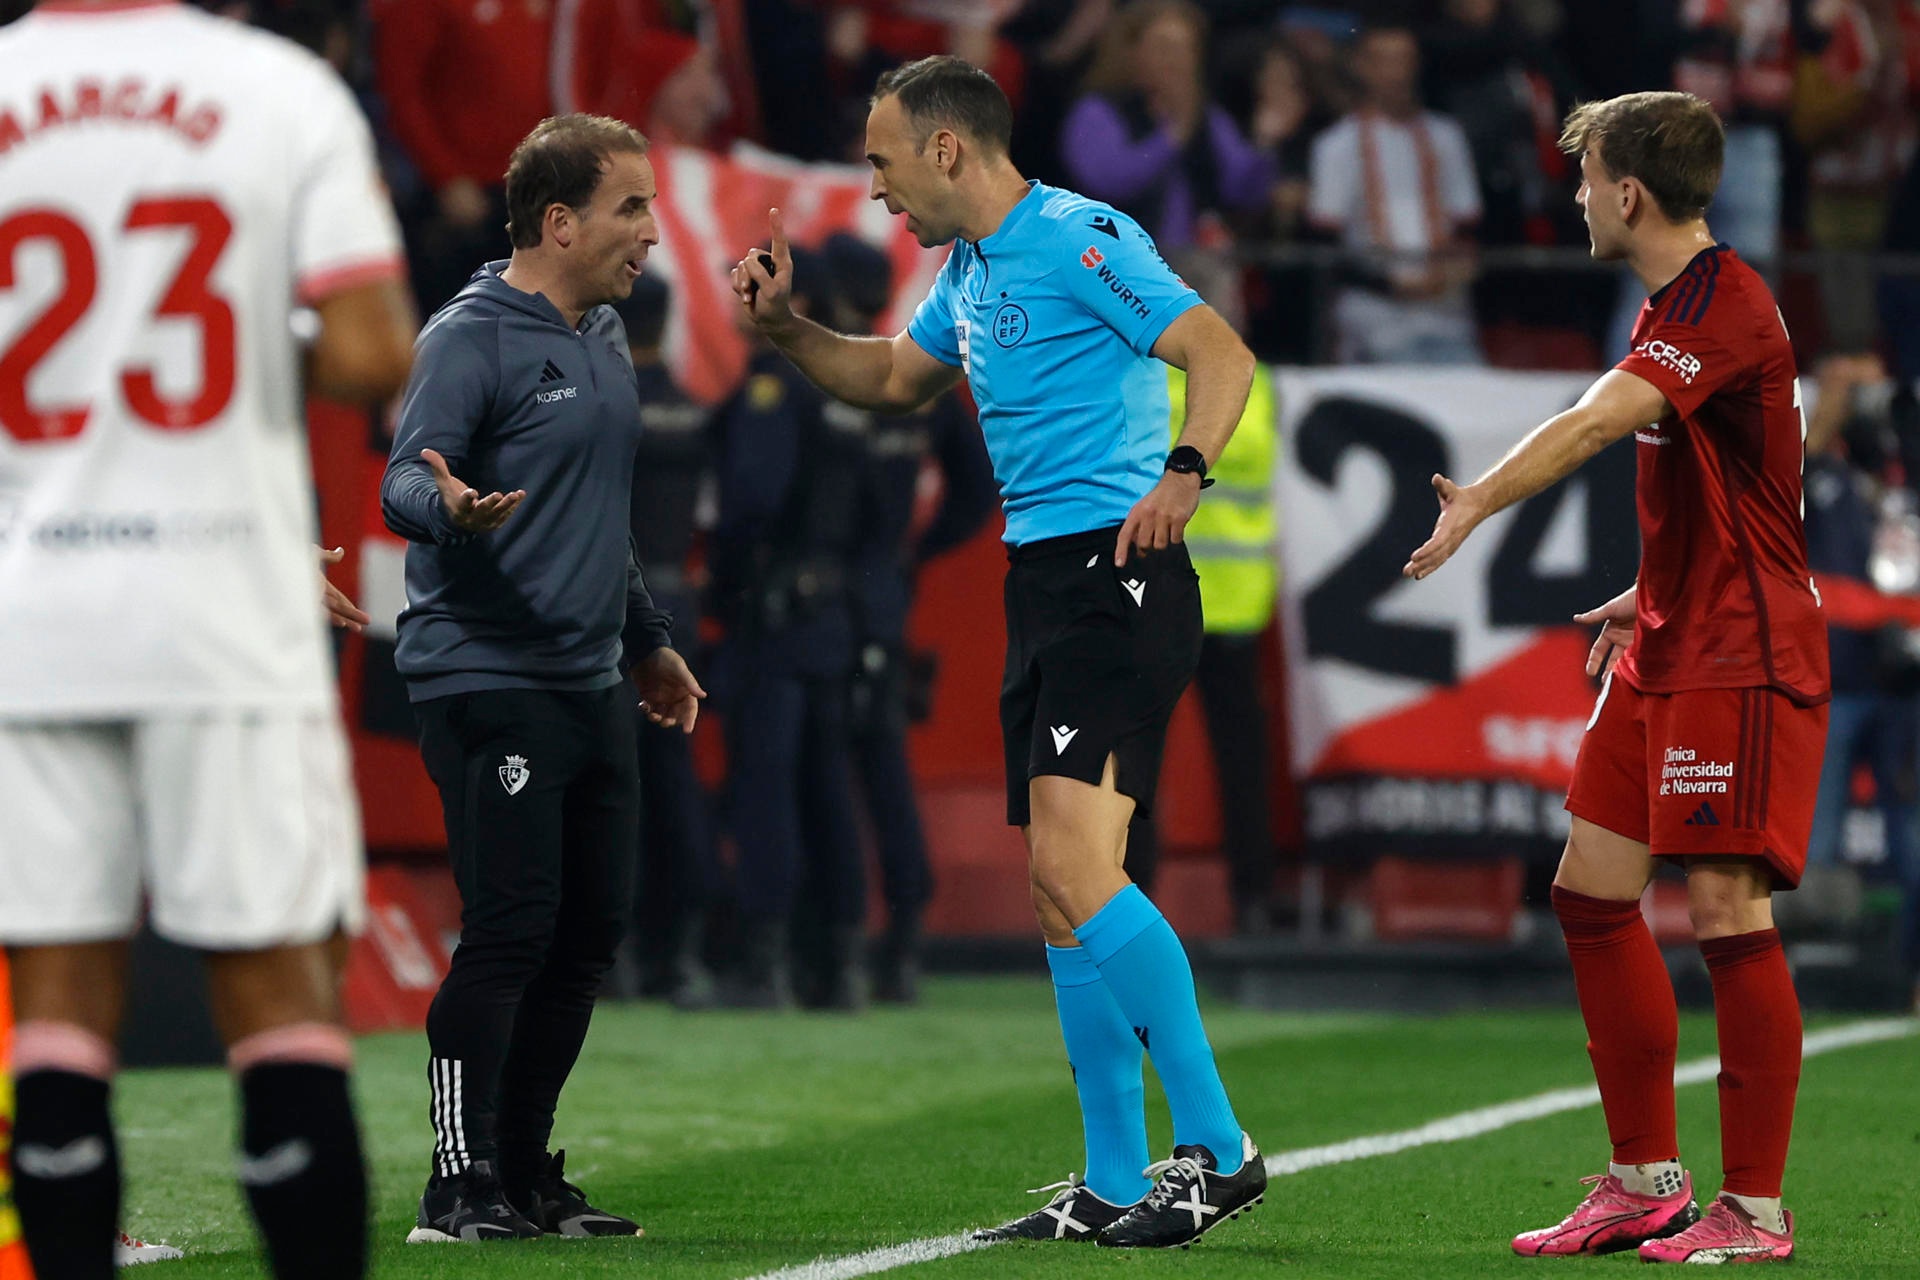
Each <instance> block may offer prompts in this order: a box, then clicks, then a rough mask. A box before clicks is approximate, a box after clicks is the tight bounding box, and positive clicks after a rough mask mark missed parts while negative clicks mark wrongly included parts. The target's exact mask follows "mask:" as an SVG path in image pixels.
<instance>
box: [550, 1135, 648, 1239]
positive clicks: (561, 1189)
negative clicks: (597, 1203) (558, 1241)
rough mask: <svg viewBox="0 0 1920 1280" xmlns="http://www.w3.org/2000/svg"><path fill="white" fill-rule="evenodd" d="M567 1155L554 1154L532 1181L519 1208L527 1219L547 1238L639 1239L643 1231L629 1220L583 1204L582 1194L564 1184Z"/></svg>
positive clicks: (578, 1189)
mask: <svg viewBox="0 0 1920 1280" xmlns="http://www.w3.org/2000/svg"><path fill="white" fill-rule="evenodd" d="M566 1165H567V1153H566V1152H564V1151H556V1152H554V1153H553V1162H552V1163H551V1164H549V1165H548V1166H547V1171H546V1172H545V1173H544V1174H542V1175H541V1176H540V1177H538V1178H536V1179H535V1180H534V1183H533V1188H532V1190H531V1191H530V1192H529V1193H528V1195H527V1198H526V1200H525V1201H524V1202H523V1205H524V1207H525V1209H526V1211H527V1217H528V1218H529V1219H531V1220H532V1222H533V1224H534V1225H535V1226H536V1227H538V1228H539V1229H540V1230H542V1231H544V1232H546V1233H547V1234H548V1235H551V1236H570V1237H572V1238H574V1239H579V1238H580V1237H582V1236H643V1235H645V1234H647V1233H646V1231H645V1230H644V1229H643V1228H642V1227H641V1226H640V1224H639V1223H637V1222H635V1221H633V1219H631V1218H623V1217H621V1216H620V1215H619V1214H617V1213H608V1212H607V1211H606V1210H605V1209H596V1208H594V1207H593V1206H592V1205H590V1204H588V1203H587V1196H586V1193H585V1192H584V1191H582V1190H580V1188H578V1187H576V1186H574V1185H573V1184H572V1183H571V1182H568V1181H567V1180H566V1178H565V1177H564V1176H563V1175H564V1173H565V1171H566Z"/></svg>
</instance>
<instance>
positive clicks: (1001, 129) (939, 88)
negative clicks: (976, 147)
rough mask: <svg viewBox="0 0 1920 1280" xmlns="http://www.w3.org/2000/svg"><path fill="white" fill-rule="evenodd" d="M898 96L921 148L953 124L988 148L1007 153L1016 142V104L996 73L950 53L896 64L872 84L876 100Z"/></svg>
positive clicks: (916, 144) (876, 102)
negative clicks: (999, 81) (1014, 126)
mask: <svg viewBox="0 0 1920 1280" xmlns="http://www.w3.org/2000/svg"><path fill="white" fill-rule="evenodd" d="M896 97H897V98H899V99H900V109H901V110H902V111H904V112H905V113H906V116H907V122H908V123H909V124H910V125H912V126H913V145H914V149H915V150H916V151H918V150H921V149H923V148H925V146H926V145H927V139H929V138H931V137H932V136H933V134H934V130H936V129H951V130H953V131H954V132H955V133H958V134H962V135H964V136H966V137H968V138H971V139H972V140H973V141H975V142H977V143H980V144H981V145H982V146H984V147H986V148H987V149H988V150H989V151H992V152H994V153H996V154H998V155H1003V156H1004V155H1006V154H1007V151H1008V149H1009V148H1010V147H1011V146H1012V145H1013V107H1012V106H1011V105H1010V104H1009V103H1008V102H1007V95H1006V94H1005V93H1002V92H1001V91H1000V86H999V84H997V83H996V82H995V81H994V78H993V77H992V76H990V75H988V74H987V73H986V72H984V71H982V70H981V69H980V68H978V67H976V66H974V65H973V64H972V63H971V62H968V61H966V60H964V59H962V58H956V57H953V56H952V55H950V54H940V55H938V56H937V57H932V58H922V59H920V60H919V61H918V62H909V63H907V64H906V65H905V66H903V67H895V68H894V69H893V70H891V71H889V72H886V73H885V74H884V75H882V76H881V77H880V80H879V82H878V83H876V84H875V85H874V87H873V103H874V105H876V106H877V105H879V103H880V102H881V100H883V99H885V98H896Z"/></svg>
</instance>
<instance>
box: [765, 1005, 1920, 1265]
mask: <svg viewBox="0 0 1920 1280" xmlns="http://www.w3.org/2000/svg"><path fill="white" fill-rule="evenodd" d="M1916 1031H1920V1020H1915V1019H1913V1018H1872V1019H1868V1020H1866V1021H1863V1022H1849V1023H1846V1024H1845V1025H1843V1026H1838V1027H1834V1028H1832V1029H1831V1030H1827V1031H1816V1032H1814V1033H1813V1034H1812V1035H1810V1036H1807V1037H1806V1039H1805V1040H1804V1041H1803V1042H1802V1047H1801V1057H1802V1058H1814V1057H1818V1056H1819V1055H1821V1054H1823V1053H1832V1052H1834V1051H1835V1050H1837V1049H1850V1048H1852V1047H1854V1046H1855V1045H1862V1044H1874V1043H1877V1042H1879V1041H1882V1040H1898V1039H1900V1038H1901V1037H1903V1036H1910V1035H1913V1034H1914V1033H1915V1032H1916ZM1719 1074H1720V1059H1719V1058H1717V1057H1714V1058H1695V1059H1694V1060H1693V1061H1692V1062H1683V1063H1681V1064H1680V1065H1679V1066H1677V1067H1675V1068H1674V1072H1673V1083H1674V1084H1675V1085H1676V1086H1678V1085H1688V1084H1704V1083H1706V1082H1707V1081H1709V1080H1712V1079H1713V1078H1714V1077H1716V1076H1718V1075H1719ZM1599 1101H1600V1091H1599V1090H1598V1089H1596V1088H1594V1087H1592V1086H1591V1085H1589V1086H1587V1087H1586V1088H1583V1089H1552V1090H1549V1091H1548V1092H1546V1093H1537V1094H1534V1095H1533V1096H1532V1097H1531V1098H1520V1099H1518V1100H1516V1101H1513V1102H1502V1103H1500V1104H1498V1105H1496V1106H1491V1107H1480V1108H1477V1109H1476V1110H1473V1111H1462V1112H1459V1113H1457V1114H1455V1115H1450V1116H1443V1117H1441V1118H1440V1119H1438V1120H1433V1121H1429V1122H1428V1123H1426V1124H1423V1125H1420V1126H1419V1127H1417V1128H1413V1129H1402V1130H1400V1131H1399V1132H1397V1133H1376V1134H1370V1135H1368V1136H1367V1137H1363V1138H1350V1139H1348V1140H1347V1141H1345V1142H1336V1143H1332V1144H1331V1145H1328V1146H1324V1147H1303V1148H1301V1149H1300V1150H1298V1151H1282V1152H1279V1153H1278V1154H1275V1155H1271V1156H1268V1157H1267V1174H1268V1176H1270V1177H1275V1178H1284V1177H1286V1176H1288V1175H1289V1174H1295V1173H1304V1172H1306V1171H1307V1170H1309V1169H1320V1168H1324V1167H1326V1166H1327V1165H1335V1164H1348V1163H1350V1162H1352V1161H1355V1160H1371V1159H1373V1158H1374V1157H1376V1156H1390V1155H1395V1154H1398V1153H1399V1152H1402V1151H1411V1150H1413V1149H1414V1148H1415V1147H1427V1146H1433V1145H1435V1144H1437V1143H1443V1142H1464V1141H1465V1140H1467V1139H1469V1138H1477V1137H1480V1136H1481V1135H1483V1134H1488V1133H1492V1132H1494V1131H1495V1130H1497V1129H1506V1128H1510V1127H1511V1126H1513V1125H1516V1124H1523V1123H1525V1122H1526V1121H1528V1120H1539V1119H1542V1118H1544V1117H1546V1116H1551V1115H1558V1114H1559V1113H1561V1112H1562V1111H1578V1110H1580V1109H1581V1108H1582V1107H1591V1106H1595V1105H1597V1104H1598V1103H1599ZM991 1243H993V1242H983V1241H979V1240H973V1239H970V1238H969V1237H968V1236H967V1234H966V1233H965V1232H962V1233H960V1234H959V1235H951V1236H934V1237H931V1238H929V1239H925V1240H909V1241H907V1242H906V1243H905V1244H895V1245H888V1246H887V1247H885V1248H883V1249H870V1250H868V1251H867V1252H865V1253H856V1254H850V1255H848V1256H847V1257H843V1258H818V1259H816V1260H814V1261H812V1262H806V1263H801V1264H799V1265H797V1266H792V1267H781V1268H780V1269H779V1270H777V1271H768V1272H765V1273H763V1274H760V1275H756V1276H752V1277H749V1280H855V1278H856V1277H858V1276H870V1275H875V1274H877V1273H879V1272H882V1271H892V1270H893V1269H895V1268H896V1267H907V1266H912V1265H913V1264H914V1263H916V1262H933V1261H935V1260H937V1259H940V1258H951V1257H953V1256H954V1255H955V1254H960V1253H971V1252H973V1251H974V1250H975V1249H985V1248H988V1247H989V1245H990V1244H991Z"/></svg>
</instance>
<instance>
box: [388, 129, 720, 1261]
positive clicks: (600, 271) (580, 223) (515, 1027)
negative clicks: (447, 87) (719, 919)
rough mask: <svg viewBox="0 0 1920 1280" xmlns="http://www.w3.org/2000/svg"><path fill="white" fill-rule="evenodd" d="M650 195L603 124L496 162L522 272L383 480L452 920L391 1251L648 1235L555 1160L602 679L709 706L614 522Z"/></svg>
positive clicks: (515, 261) (486, 279) (588, 878)
mask: <svg viewBox="0 0 1920 1280" xmlns="http://www.w3.org/2000/svg"><path fill="white" fill-rule="evenodd" d="M654 193H655V187H654V176H653V166H652V165H651V164H650V163H649V162H648V160H647V141H646V139H645V138H643V137H642V136H641V135H640V134H638V133H636V132H635V131H634V130H632V129H631V128H629V127H627V126H626V125H624V124H622V123H620V122H619V121H617V120H610V119H605V118H601V117H595V116H582V115H569V116H561V117H558V118H556V119H551V120H546V121H543V122H541V124H540V126H539V127H538V128H536V129H535V130H534V131H533V132H532V133H531V134H529V135H527V137H526V139H525V140H524V141H523V142H521V144H520V145H519V146H518V147H517V148H515V150H514V153H513V157H512V159H511V161H510V162H509V163H508V167H507V216H508V223H507V229H508V233H509V235H510V236H511V238H512V241H513V257H512V258H511V259H510V260H508V261H505V262H490V263H488V264H487V265H486V266H484V267H482V268H481V269H480V270H479V271H477V272H475V273H474V275H473V278H472V279H471V280H470V281H469V282H468V283H467V286H466V288H464V289H463V290H461V292H460V293H459V294H458V295H457V296H456V297H455V298H454V299H453V301H451V302H449V303H448V304H447V305H446V306H445V307H444V308H442V309H441V310H440V312H439V313H438V314H436V315H435V316H434V317H433V319H432V320H431V321H429V322H428V324H427V327H426V328H425V330H423V331H422V333H421V335H420V340H419V342H418V344H417V345H416V351H415V362H414V369H413V378H412V381H411V382H410V384H409V385H408V388H407V394H406V399H405V401H404V402H403V404H402V406H401V411H400V421H399V425H398V427H397V429H396V431H395V434H394V443H393V454H392V457H391V458H390V459H389V461H388V464H387V473H386V478H385V480H384V482H383V483H382V485H381V507H382V510H383V512H384V513H385V516H386V522H387V527H388V528H390V529H392V530H393V531H394V532H395V533H398V534H400V535H401V536H403V537H405V538H406V539H408V541H409V542H410V543H411V544H412V545H411V546H409V547H408V548H407V570H406V574H407V608H406V611H405V612H403V613H402V614H401V615H400V621H399V644H398V648H397V651H396V655H395V662H396V665H398V667H399V669H400V673H401V675H403V676H405V677H406V680H407V689H408V696H409V698H410V699H411V700H412V702H413V706H414V711H415V714H416V716H417V717H418V719H419V723H420V752H421V755H422V756H423V757H424V758H425V761H426V766H427V772H428V773H429V774H431V775H432V777H433V780H434V783H435V785H437V786H438V787H439V788H440V799H441V804H442V806H443V807H444V809H445V813H446V825H447V844H448V847H449V850H450V853H451V857H452V861H453V872H454V878H455V880H456V882H457V883H458V884H459V887H460V900H461V905H462V911H461V920H460V945H459V946H458V948H456V949H455V951H454V953H453V963H452V967H451V969H450V970H449V972H448V974H447V978H446V981H445V982H443V983H442V984H441V986H440V992H439V994H438V995H437V996H436V997H435V998H434V1001H433V1007H432V1009H431V1010H430V1011H429V1012H428V1014H427V1040H428V1044H429V1045H430V1047H431V1055H432V1056H431V1061H430V1063H429V1071H428V1079H429V1082H430V1085H431V1088H432V1107H431V1115H432V1120H433V1129H434V1139H435V1141H434V1152H433V1175H432V1177H431V1178H430V1179H429V1181H428V1183H427V1188H426V1192H425V1193H424V1194H423V1195H422V1196H421V1197H420V1215H419V1222H418V1225H417V1226H416V1227H415V1228H414V1230H413V1232H412V1233H411V1234H410V1235H409V1236H408V1237H407V1239H408V1241H409V1242H421V1241H445V1240H459V1241H479V1240H490V1239H512V1238H516V1237H527V1236H537V1235H541V1234H543V1233H548V1234H557V1235H566V1236H585V1235H625V1236H633V1235H638V1234H639V1233H640V1228H639V1227H638V1226H637V1225H636V1224H634V1223H633V1222H631V1221H629V1220H628V1219H626V1218H624V1217H620V1216H619V1215H617V1214H612V1213H606V1212H603V1211H601V1210H599V1209H596V1208H594V1207H593V1206H592V1205H590V1204H588V1203H587V1201H586V1199H585V1197H584V1196H583V1195H582V1194H581V1193H580V1191H579V1189H578V1188H576V1187H574V1186H572V1185H570V1184H569V1183H568V1182H567V1181H566V1180H565V1178H564V1176H563V1172H564V1171H563V1164H562V1162H563V1157H564V1153H558V1154H549V1153H548V1150H547V1141H548V1138H549V1137H550V1136H551V1134H552V1131H553V1113H554V1107H555V1104H556V1103H557V1101H558V1099H559V1096H560V1088H561V1086H562V1085H563V1084H564V1083H565V1081H566V1078H567V1074H568V1072H569V1071H571V1070H572V1068H573V1063H574V1060H575V1059H576V1058H577V1057H578V1056H579V1053H580V1046H581V1043H582V1042H583V1041H584V1040H585V1038H586V1034H587V1023H588V1020H589V1019H590V1018H591V1016H592V1013H593V1002H594V997H595V995H596V994H597V993H598V992H599V990H600V986H601V982H602V980H603V979H604V977H605V976H606V973H607V971H608V969H609V968H610V967H611V965H612V962H613V955H614V947H615V945H616V944H617V943H618V942H619V940H620V937H621V935H622V933H623V932H624V930H625V927H626V921H627V918H628V914H629V908H630V904H631V901H632V897H633V874H634V861H633V848H634V843H635V841H636V840H637V839H638V834H639V810H640V800H639V780H638V775H637V771H636V767H635V740H634V739H635V729H636V726H635V718H634V716H633V714H632V705H631V702H630V695H629V694H628V692H627V691H626V690H625V689H624V688H623V685H624V679H623V677H622V675H621V669H622V667H623V666H624V665H626V664H627V663H628V662H629V661H631V664H632V669H631V675H632V678H633V681H634V683H635V684H636V685H637V686H638V687H639V690H640V694H641V698H642V703H641V705H642V706H644V707H646V708H647V710H648V713H649V715H650V716H651V718H652V719H653V721H654V722H655V723H658V724H667V725H678V726H680V727H681V728H682V729H683V730H685V731H687V732H691V731H692V729H693V724H694V720H695V717H696V716H697V714H698V705H699V704H698V702H697V699H699V698H702V697H704V696H705V693H704V691H703V690H702V689H701V688H700V686H699V684H698V683H697V682H696V681H695V680H694V678H693V676H692V674H691V673H690V672H689V671H688V670H687V666H686V664H685V663H684V662H683V661H682V660H681V659H680V656H679V655H678V654H676V653H675V652H674V650H673V649H672V647H671V645H670V644H669V640H668V633H667V616H666V615H665V614H664V613H662V612H661V611H659V610H658V609H655V608H654V606H653V601H652V599H651V598H650V597H649V596H648V594H647V589H646V585H645V584H644V583H643V582H642V581H641V577H640V568H639V565H638V564H637V563H636V561H635V559H634V556H633V551H632V544H631V541H630V533H629V527H628V515H629V503H630V500H631V497H630V495H631V491H632V478H633V466H634V453H635V450H636V447H637V445H638V441H639V436H640V411H639V401H638V399H637V394H636V388H635V383H634V373H633V364H632V361H631V360H630V359H629V357H628V353H627V339H626V333H625V331H624V329H623V328H622V326H621V323H620V319H619V317H618V316H617V315H616V314H615V313H614V312H613V310H612V308H611V307H610V306H609V305H608V304H610V303H613V302H617V301H619V300H621V299H623V298H625V297H626V296H627V295H628V293H629V292H631V290H632V289H633V282H634V280H635V279H636V278H637V277H638V276H639V274H640V270H641V264H642V263H643V262H644V261H645V259H646V256H647V250H648V248H649V247H651V246H652V245H654V244H656V243H658V241H659V234H658V232H657V230H656V228H655V226H654V217H653V208H652V204H653V199H654ZM459 477H466V479H461V478H459ZM482 495H485V496H482ZM523 507H524V510H522V508H523ZM509 517H512V519H511V520H509Z"/></svg>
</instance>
